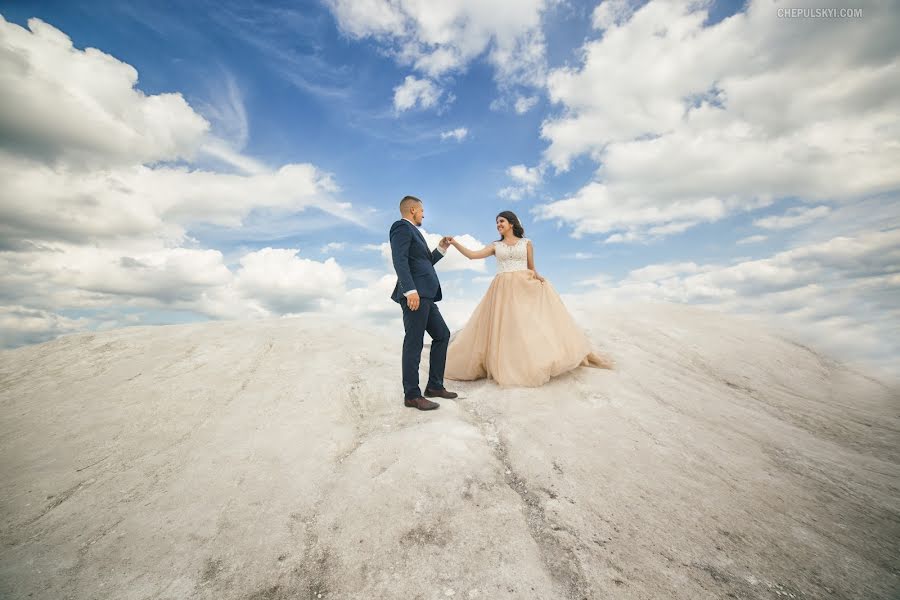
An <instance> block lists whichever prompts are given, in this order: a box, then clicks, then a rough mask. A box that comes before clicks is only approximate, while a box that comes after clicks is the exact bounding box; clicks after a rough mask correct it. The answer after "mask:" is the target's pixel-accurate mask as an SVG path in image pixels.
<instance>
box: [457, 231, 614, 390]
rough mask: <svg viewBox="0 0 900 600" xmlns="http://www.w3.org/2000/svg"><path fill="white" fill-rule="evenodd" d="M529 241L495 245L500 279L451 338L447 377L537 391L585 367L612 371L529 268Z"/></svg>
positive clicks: (546, 284) (552, 292)
mask: <svg viewBox="0 0 900 600" xmlns="http://www.w3.org/2000/svg"><path fill="white" fill-rule="evenodd" d="M527 244H528V242H527V240H526V239H525V238H519V240H518V241H517V242H516V244H513V245H510V244H506V243H505V242H494V246H495V253H494V254H495V256H496V257H497V275H496V276H495V277H494V280H493V281H492V282H491V285H490V287H489V288H488V290H487V293H485V295H484V298H482V299H481V302H480V303H479V304H478V306H477V307H476V308H475V311H474V312H473V313H472V316H471V317H470V318H469V321H468V323H466V325H465V327H463V328H462V329H461V330H459V331H458V332H456V333H455V334H454V335H453V337H451V338H450V346H449V348H448V349H447V366H446V370H445V372H444V378H445V379H451V380H455V381H471V380H474V379H482V378H484V377H486V378H488V379H493V380H494V381H496V382H497V383H498V384H500V385H501V386H526V387H536V386H540V385H543V384H545V383H546V382H547V381H549V380H550V378H551V377H554V376H556V375H560V374H562V373H565V372H566V371H570V370H572V369H574V368H576V367H579V366H590V367H600V368H606V369H612V368H613V367H614V366H615V363H614V361H613V360H612V359H610V358H607V357H604V356H600V355H598V354H595V353H594V352H593V351H592V349H591V343H590V341H589V340H588V338H587V336H586V335H585V334H584V332H583V331H582V330H581V328H579V327H578V324H577V323H576V322H575V320H574V319H573V318H572V316H571V315H570V314H569V311H567V310H566V307H565V305H563V302H562V299H561V298H560V297H559V294H557V293H556V290H554V289H553V286H552V285H550V282H549V281H546V280H545V281H544V282H541V281H540V280H539V279H538V278H537V276H536V275H535V273H534V271H532V270H530V269H529V268H528V245H527Z"/></svg>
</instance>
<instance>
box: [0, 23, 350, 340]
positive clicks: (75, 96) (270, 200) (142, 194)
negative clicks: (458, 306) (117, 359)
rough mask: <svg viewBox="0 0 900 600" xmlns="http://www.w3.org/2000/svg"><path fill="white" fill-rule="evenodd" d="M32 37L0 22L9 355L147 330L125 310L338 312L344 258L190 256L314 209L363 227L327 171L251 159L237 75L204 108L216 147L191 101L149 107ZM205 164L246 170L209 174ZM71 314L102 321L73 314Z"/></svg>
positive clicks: (0, 263) (83, 58)
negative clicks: (210, 240) (218, 238)
mask: <svg viewBox="0 0 900 600" xmlns="http://www.w3.org/2000/svg"><path fill="white" fill-rule="evenodd" d="M29 27H30V29H31V31H30V32H29V31H28V30H25V29H23V28H21V27H19V26H17V25H14V24H11V23H8V22H6V21H5V20H3V19H2V18H0V133H2V135H0V180H2V181H3V182H4V185H3V186H0V239H2V246H0V250H2V251H0V344H2V345H4V346H15V345H18V344H21V343H32V342H37V341H44V340H46V339H50V338H52V337H55V336H56V335H59V334H61V333H66V332H71V331H76V330H79V329H87V328H91V329H103V328H109V327H116V326H122V325H127V324H130V323H136V322H140V319H141V317H140V316H139V315H137V314H134V313H133V312H132V314H125V313H123V311H124V310H128V311H129V312H131V311H134V310H135V309H145V310H148V311H153V310H158V309H165V310H177V311H183V312H184V313H186V314H194V315H205V316H207V317H213V318H253V317H258V316H272V315H276V314H289V313H291V312H293V311H308V310H312V311H329V310H332V309H333V306H334V305H335V302H336V299H338V298H340V297H341V296H342V295H343V294H345V293H348V290H347V275H346V273H345V271H344V269H343V268H342V267H341V266H340V265H339V264H338V263H337V262H336V261H335V260H334V259H333V258H330V259H328V260H325V261H316V260H311V259H308V258H305V257H303V256H299V255H298V250H297V249H296V248H263V249H262V250H255V251H250V252H248V251H246V250H244V251H240V252H238V255H237V256H236V257H235V259H236V264H235V265H233V266H229V264H228V263H226V261H225V258H224V257H223V255H222V253H221V252H220V251H219V250H216V249H203V248H197V247H192V246H195V245H196V244H197V242H196V240H194V239H193V238H192V237H191V236H190V231H191V230H192V229H196V228H199V227H205V228H207V229H209V228H221V229H229V228H239V227H242V225H243V224H244V223H245V222H246V221H247V220H248V219H251V220H253V221H254V224H253V226H254V227H257V225H256V223H255V222H256V221H260V219H262V220H263V221H264V220H265V218H266V217H268V218H269V219H270V220H271V221H273V222H272V223H271V224H270V226H269V227H270V229H271V230H272V231H276V230H278V229H279V227H281V223H283V222H285V221H290V220H291V219H292V218H294V215H296V214H297V213H301V212H304V211H307V210H309V209H315V210H316V214H322V213H325V214H328V215H331V216H332V218H337V219H341V220H344V221H350V222H354V223H357V224H361V223H360V222H359V221H360V219H359V217H356V216H354V215H355V214H356V211H354V210H352V207H351V205H350V204H348V203H346V202H341V201H339V200H338V199H337V198H335V194H336V193H337V192H338V188H337V186H336V184H335V183H334V181H333V180H332V178H331V177H330V175H328V174H327V173H324V172H322V171H320V170H319V169H317V168H316V167H315V166H314V165H311V164H288V165H284V166H281V167H279V168H276V169H272V168H269V167H267V166H266V165H264V164H262V163H261V162H259V161H257V160H255V159H253V158H251V157H248V156H245V155H242V154H241V152H240V150H241V148H242V147H243V146H244V144H245V143H246V142H247V139H248V136H249V127H248V120H247V115H246V111H245V109H244V105H243V99H242V94H241V92H240V89H239V87H238V86H237V83H236V81H235V80H234V79H233V78H231V77H230V76H229V75H227V74H226V75H225V77H224V80H223V81H224V84H223V88H222V89H221V90H218V91H216V92H215V93H214V98H213V100H212V101H211V102H209V103H207V104H205V105H203V107H204V111H205V113H206V114H207V116H208V117H209V118H210V121H211V122H212V123H213V127H212V128H213V129H214V130H215V133H216V135H213V134H212V133H211V132H210V122H209V121H207V120H206V119H205V118H204V117H202V116H200V114H198V113H197V112H195V111H194V109H193V108H192V107H191V106H190V105H189V104H188V103H187V102H186V101H185V100H184V98H183V97H182V96H181V95H180V94H177V93H170V94H160V95H149V96H148V95H146V94H144V93H143V92H141V91H140V90H138V89H136V87H135V85H136V83H137V80H138V78H137V72H136V71H135V69H134V68H133V67H132V66H130V65H128V64H126V63H123V62H121V61H119V60H118V59H116V58H114V57H112V56H110V55H108V54H105V53H103V52H101V51H99V50H96V49H91V48H88V49H86V50H79V49H76V48H74V47H73V45H72V42H71V40H70V39H69V38H68V37H67V36H66V35H65V34H64V33H62V32H61V31H59V30H57V29H55V28H54V27H52V26H50V25H48V24H46V23H43V22H42V21H39V20H36V19H32V20H31V21H29ZM201 156H202V157H204V158H209V157H211V156H214V157H216V158H217V159H218V160H219V161H221V162H222V163H224V164H225V165H226V166H228V167H237V169H238V170H239V171H240V173H235V172H230V170H229V171H219V170H215V169H212V168H210V167H209V166H208V165H206V166H204V167H203V168H198V166H197V163H196V162H195V159H198V158H199V157H201ZM175 161H178V162H177V166H176V164H175ZM265 227H266V224H265V223H264V222H263V223H262V224H261V225H259V226H258V228H259V229H260V231H258V232H257V233H258V234H264V232H263V231H261V230H262V229H265ZM242 234H243V235H248V234H249V231H248V229H247V228H244V229H242ZM74 310H77V311H80V312H84V313H87V314H90V313H94V316H89V317H82V318H78V319H73V318H70V317H67V316H65V314H66V313H67V312H68V311H74Z"/></svg>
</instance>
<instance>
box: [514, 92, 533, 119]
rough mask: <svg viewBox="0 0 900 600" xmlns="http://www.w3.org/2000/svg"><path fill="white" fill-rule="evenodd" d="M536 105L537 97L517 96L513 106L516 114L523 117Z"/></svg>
mask: <svg viewBox="0 0 900 600" xmlns="http://www.w3.org/2000/svg"><path fill="white" fill-rule="evenodd" d="M537 103H538V97H537V96H519V97H518V98H516V103H515V105H514V107H515V109H516V114H520V115H524V114H525V113H527V112H528V111H529V110H531V109H532V108H534V107H535V105H536V104H537Z"/></svg>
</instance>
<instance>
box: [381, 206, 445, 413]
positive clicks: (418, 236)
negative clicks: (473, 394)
mask: <svg viewBox="0 0 900 600" xmlns="http://www.w3.org/2000/svg"><path fill="white" fill-rule="evenodd" d="M400 216H401V217H403V218H402V219H400V220H399V221H396V222H395V223H394V224H393V225H391V258H392V260H393V262H394V270H395V271H396V272H397V285H396V286H395V287H394V293H393V294H391V299H392V300H393V301H394V302H397V303H398V304H400V307H401V308H402V309H403V329H404V330H405V331H406V336H405V337H404V338H403V403H404V404H405V405H406V406H409V407H415V408H418V409H419V410H433V409H435V408H437V407H439V406H440V404H438V403H437V402H432V401H431V400H429V399H428V398H435V397H438V398H456V396H457V394H454V393H453V392H448V391H447V390H445V389H444V365H445V364H446V362H447V346H448V344H449V343H450V330H449V329H448V328H447V324H446V323H444V317H442V316H441V312H440V311H439V310H438V307H437V303H438V302H439V301H440V299H441V282H440V281H438V276H437V273H436V272H435V270H434V264H435V263H436V262H437V261H439V260H441V259H442V258H443V257H444V254H445V253H446V252H447V248H448V247H449V246H450V238H447V237H445V238H443V239H442V240H441V242H440V244H439V245H438V247H437V248H435V249H434V251H431V250H429V249H428V242H426V241H425V237H424V236H423V235H422V233H421V232H420V231H419V227H420V226H421V225H422V219H423V218H424V217H425V209H424V207H423V206H422V201H421V200H419V199H418V198H416V197H415V196H405V197H404V198H403V200H401V201H400ZM426 331H427V332H428V335H430V336H431V356H430V360H429V372H428V384H427V385H426V386H425V396H427V397H428V398H424V397H422V390H420V389H419V361H420V360H421V359H422V345H423V338H424V337H425V332H426Z"/></svg>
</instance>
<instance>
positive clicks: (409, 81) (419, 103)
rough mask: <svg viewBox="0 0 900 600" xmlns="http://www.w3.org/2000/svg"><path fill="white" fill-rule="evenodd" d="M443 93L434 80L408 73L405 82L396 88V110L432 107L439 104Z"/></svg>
mask: <svg viewBox="0 0 900 600" xmlns="http://www.w3.org/2000/svg"><path fill="white" fill-rule="evenodd" d="M442 93H443V92H442V91H441V90H440V88H438V87H437V86H436V85H435V84H434V82H433V81H431V80H429V79H416V78H415V77H413V76H412V75H407V76H406V79H404V80H403V83H401V84H400V85H398V86H397V87H395V88H394V110H396V111H397V112H402V111H405V110H410V109H412V108H416V107H419V108H430V107H432V106H434V105H435V104H437V101H438V99H439V98H440V97H441V94H442Z"/></svg>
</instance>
